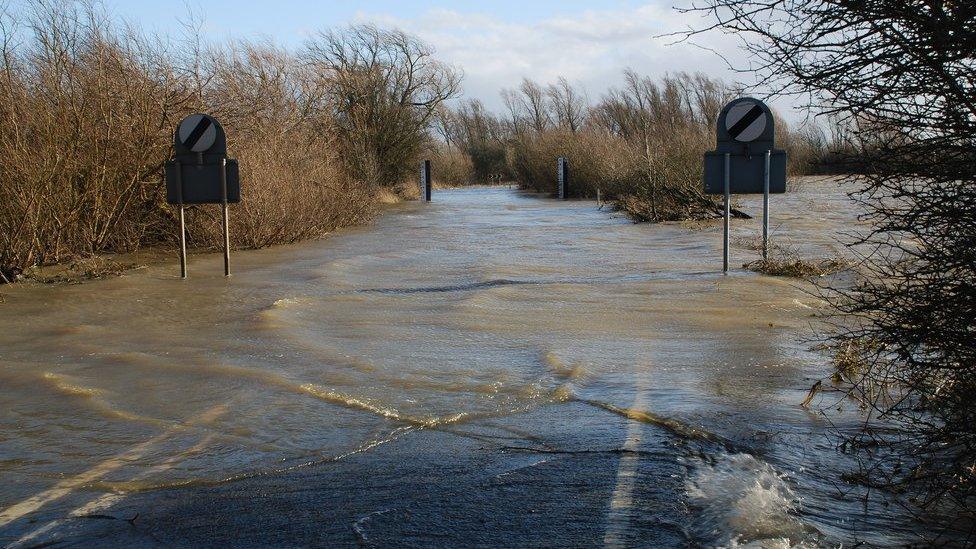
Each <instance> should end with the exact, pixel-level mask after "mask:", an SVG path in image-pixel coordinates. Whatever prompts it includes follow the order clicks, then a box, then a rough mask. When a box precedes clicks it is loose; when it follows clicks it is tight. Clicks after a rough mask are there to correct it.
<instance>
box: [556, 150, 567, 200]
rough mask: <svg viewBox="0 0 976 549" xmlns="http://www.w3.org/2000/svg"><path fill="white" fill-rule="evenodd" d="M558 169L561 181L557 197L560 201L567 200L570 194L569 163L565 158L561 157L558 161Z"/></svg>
mask: <svg viewBox="0 0 976 549" xmlns="http://www.w3.org/2000/svg"><path fill="white" fill-rule="evenodd" d="M556 169H557V170H558V179H559V189H558V191H557V193H556V196H558V197H559V199H560V200H565V199H566V197H567V195H568V194H569V193H568V188H567V186H568V185H569V161H568V160H566V158H565V157H562V156H560V157H559V158H558V159H557V160H556Z"/></svg>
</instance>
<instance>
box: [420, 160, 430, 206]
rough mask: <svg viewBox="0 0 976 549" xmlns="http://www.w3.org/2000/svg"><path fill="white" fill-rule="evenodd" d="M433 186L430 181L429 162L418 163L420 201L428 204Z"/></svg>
mask: <svg viewBox="0 0 976 549" xmlns="http://www.w3.org/2000/svg"><path fill="white" fill-rule="evenodd" d="M432 186H433V184H432V183H431V179H430V160H423V161H421V162H420V199H421V200H423V201H425V202H430V196H431V187H432Z"/></svg>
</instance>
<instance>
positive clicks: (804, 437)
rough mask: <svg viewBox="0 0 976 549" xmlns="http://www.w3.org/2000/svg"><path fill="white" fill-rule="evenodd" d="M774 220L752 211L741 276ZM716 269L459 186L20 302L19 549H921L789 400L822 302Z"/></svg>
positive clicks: (526, 200)
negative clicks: (369, 217)
mask: <svg viewBox="0 0 976 549" xmlns="http://www.w3.org/2000/svg"><path fill="white" fill-rule="evenodd" d="M760 202H761V199H758V200H757V199H754V198H749V199H747V200H744V201H743V202H742V203H741V206H742V208H743V209H745V210H746V211H749V212H753V213H758V212H760V211H761V210H760V208H759V204H760ZM772 204H773V205H772V215H773V216H774V217H773V222H772V224H771V227H772V232H773V235H774V238H778V239H780V240H781V241H786V242H790V243H794V244H796V245H797V246H799V248H800V250H801V251H802V255H804V256H805V257H834V256H836V255H838V254H839V253H840V252H839V251H838V250H839V248H840V247H839V246H838V245H837V244H836V243H835V241H834V239H835V238H836V236H837V235H838V233H839V231H841V230H845V229H850V228H851V227H852V223H853V218H854V213H853V211H852V209H851V206H850V205H849V203H848V202H847V199H846V197H844V195H843V193H842V192H841V191H840V190H839V189H838V188H837V186H836V184H833V183H829V182H821V183H807V184H805V185H804V186H803V188H802V189H801V190H800V191H799V192H797V193H792V194H788V195H782V196H774V197H773V201H772ZM758 229H759V221H758V220H752V221H739V220H734V221H733V230H734V233H733V234H734V238H736V239H735V240H734V241H733V242H734V243H735V242H739V244H740V245H739V246H738V247H733V265H741V264H742V263H743V262H745V261H750V260H753V259H755V258H756V255H757V252H755V251H750V250H747V249H745V248H744V247H743V246H742V245H743V243H745V242H747V241H748V240H750V239H751V238H752V237H754V236H755V235H757V234H758ZM721 261H722V259H721V226H720V224H718V223H716V224H708V225H706V226H704V227H692V226H688V225H682V224H663V225H647V224H644V225H635V224H633V223H631V222H630V221H628V220H627V219H626V218H625V217H624V216H623V215H621V214H612V213H610V212H608V211H606V210H605V209H604V210H600V209H598V208H597V206H596V204H594V203H593V202H575V201H570V202H560V201H554V200H549V199H542V198H538V197H533V196H528V195H523V194H520V193H518V192H516V191H512V190H508V189H505V188H470V189H461V190H451V191H443V192H438V193H436V194H435V196H434V202H433V203H432V204H429V205H425V204H404V205H399V206H396V207H393V208H392V209H391V210H390V211H389V212H387V213H386V215H384V216H382V217H381V218H380V219H379V220H378V221H377V223H376V224H375V225H373V226H371V227H367V228H362V229H355V230H349V231H343V232H341V233H340V234H337V235H335V236H334V237H332V238H329V239H327V240H324V241H320V242H311V243H305V244H301V245H295V246H286V247H281V248H276V249H273V250H263V251H255V252H244V253H237V254H235V255H234V256H233V257H232V262H233V267H232V268H233V271H234V273H235V274H234V276H233V277H232V278H230V279H229V280H225V279H224V278H223V277H222V276H221V274H222V270H221V265H220V258H219V257H217V256H191V258H190V263H189V273H190V279H189V280H186V281H181V280H179V279H178V277H177V276H176V274H177V271H178V268H177V266H176V264H175V261H174V262H173V263H172V264H168V265H161V266H153V267H151V268H148V269H144V270H140V271H135V272H132V273H130V274H128V275H126V276H123V277H121V278H118V279H113V280H107V281H100V282H93V283H89V284H84V285H80V286H61V287H56V286H51V287H15V288H11V289H9V290H8V289H6V288H5V289H4V293H5V294H6V297H7V302H6V303H5V304H3V305H0V319H2V323H3V326H4V328H3V330H2V331H0V360H2V366H0V408H2V409H3V410H4V412H3V414H2V416H0V543H3V544H7V545H13V546H31V545H37V544H43V543H49V542H56V541H74V542H77V541H81V542H87V543H91V544H105V543H113V542H114V543H140V544H142V543H146V544H153V543H157V544H161V545H174V544H176V545H182V544H186V545H209V544H213V545H221V544H222V541H221V540H223V542H227V541H228V540H235V541H236V542H237V543H239V544H243V545H247V544H259V543H277V544H284V545H302V544H328V545H356V544H367V545H369V544H377V545H389V544H394V545H397V544H399V545H408V546H425V545H466V546H477V545H498V544H503V545H527V544H528V545H586V546H592V545H605V546H647V545H711V546H716V545H734V544H739V543H747V542H759V543H762V544H764V545H765V546H790V545H797V544H804V545H810V546H816V545H834V544H837V543H840V542H849V541H850V540H851V538H852V537H853V536H856V537H857V539H859V540H865V541H868V542H869V543H874V544H887V543H896V542H903V541H906V540H908V539H911V537H910V536H911V533H912V531H913V530H914V529H915V527H914V526H912V525H911V524H910V523H908V522H906V521H905V520H904V518H903V517H900V516H898V515H897V514H896V512H895V511H894V510H886V511H884V512H882V513H880V514H879V513H873V514H872V516H870V517H867V516H864V514H863V513H862V507H861V502H859V501H855V499H856V498H855V497H854V496H853V495H850V494H848V495H847V496H846V497H842V495H841V493H842V492H850V491H851V490H852V489H851V487H849V486H845V485H842V484H841V483H840V480H839V473H840V472H841V471H843V470H845V468H848V467H850V466H851V464H850V463H849V462H847V461H845V460H844V458H843V457H842V456H840V455H839V454H838V453H837V452H836V451H835V449H834V444H833V442H832V441H831V440H830V439H829V438H828V437H827V433H828V432H829V429H830V422H829V421H828V420H827V419H826V418H824V417H823V416H822V415H821V414H819V413H817V412H816V411H815V410H806V409H803V408H801V407H800V406H799V403H800V402H802V401H803V399H804V397H805V395H806V391H807V390H808V389H809V388H810V386H811V385H812V384H813V383H814V381H816V380H817V379H820V378H822V377H823V376H825V375H827V374H829V364H828V361H827V360H826V359H825V358H824V357H823V356H821V355H819V354H817V353H816V352H814V351H812V350H811V347H812V345H811V343H810V341H808V340H807V338H809V337H810V336H811V335H812V333H813V332H812V330H811V322H812V321H813V318H812V316H813V314H814V313H815V312H816V310H817V309H818V308H819V307H821V305H822V304H821V303H820V302H819V300H818V299H817V298H816V297H815V296H813V295H811V294H810V293H809V290H810V286H808V285H807V284H806V283H804V282H801V281H796V280H790V279H783V278H773V277H766V276H761V275H757V274H754V273H751V272H748V271H744V270H742V269H738V270H736V271H735V272H733V273H731V274H730V275H728V276H723V275H722V274H721V272H720V271H721ZM848 408H850V406H846V407H845V409H844V410H845V411H844V412H838V413H836V414H835V415H833V416H831V418H830V420H831V421H832V422H833V423H834V424H835V425H837V426H840V427H843V426H844V425H845V422H850V421H856V415H855V414H850V412H853V410H849V409H848ZM855 493H856V492H855ZM134 516H137V518H136V520H133V521H131V522H129V521H127V520H125V519H128V518H132V517H134Z"/></svg>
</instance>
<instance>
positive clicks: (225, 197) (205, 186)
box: [166, 114, 241, 278]
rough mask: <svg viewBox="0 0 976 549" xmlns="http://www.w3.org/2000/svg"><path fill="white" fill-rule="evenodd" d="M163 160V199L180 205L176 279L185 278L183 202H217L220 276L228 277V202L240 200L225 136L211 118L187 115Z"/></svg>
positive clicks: (237, 178) (236, 173)
mask: <svg viewBox="0 0 976 549" xmlns="http://www.w3.org/2000/svg"><path fill="white" fill-rule="evenodd" d="M173 148H174V155H173V159H172V160H169V161H167V162H166V201H167V202H168V203H170V204H173V205H178V206H179V207H180V278H186V270H187V269H186V263H187V261H186V222H185V212H184V208H185V205H186V204H220V205H221V214H222V215H221V221H222V225H223V232H224V238H223V243H224V276H230V226H229V214H228V208H227V205H228V204H236V203H238V202H240V201H241V181H240V169H239V166H238V164H237V161H236V160H233V159H229V158H227V136H226V135H224V129H223V128H222V127H221V126H220V123H218V122H217V121H216V120H215V119H214V118H213V117H211V116H209V115H206V114H191V115H190V116H188V117H186V118H184V119H183V121H182V122H180V124H179V126H178V127H177V129H176V133H175V135H174V143H173Z"/></svg>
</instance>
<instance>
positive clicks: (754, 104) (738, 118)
mask: <svg viewBox="0 0 976 549" xmlns="http://www.w3.org/2000/svg"><path fill="white" fill-rule="evenodd" d="M768 123H769V121H768V120H767V116H766V110H765V109H763V107H762V106H761V105H760V103H759V102H758V101H753V100H750V99H746V100H743V101H740V102H738V103H736V104H734V105H732V107H731V108H729V110H728V112H727V113H726V115H725V129H726V130H728V132H729V137H731V138H732V139H735V140H736V141H739V142H742V143H748V142H750V141H755V140H756V139H758V138H759V137H760V136H761V135H762V134H763V131H765V130H766V124H768Z"/></svg>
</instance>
